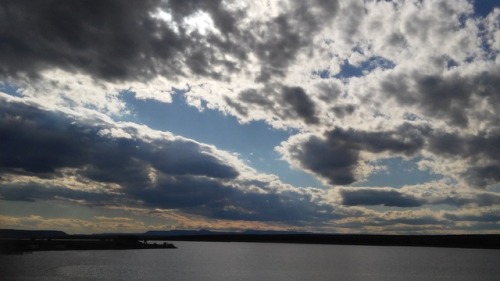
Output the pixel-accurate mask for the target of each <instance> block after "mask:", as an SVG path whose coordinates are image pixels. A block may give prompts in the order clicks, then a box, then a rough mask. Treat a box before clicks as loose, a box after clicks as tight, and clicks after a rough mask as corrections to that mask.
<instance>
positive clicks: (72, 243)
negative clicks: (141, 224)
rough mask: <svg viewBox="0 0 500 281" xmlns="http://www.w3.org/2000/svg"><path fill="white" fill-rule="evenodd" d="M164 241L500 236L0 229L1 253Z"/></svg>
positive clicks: (397, 242) (378, 242)
mask: <svg viewBox="0 0 500 281" xmlns="http://www.w3.org/2000/svg"><path fill="white" fill-rule="evenodd" d="M165 241H203V242H258V243H296V244H330V245H372V246H412V247H447V248H476V249H500V234H461V235H376V234H315V233H293V232H290V233H287V232H272V231H271V232H252V231H247V232H241V233H240V232H211V231H206V230H202V231H182V230H174V231H148V232H145V233H137V234H125V233H113V234H111V233H109V234H106V233H104V234H90V235H85V234H75V235H69V234H66V233H64V232H62V231H29V230H2V229H0V253H23V252H33V251H62V250H126V249H172V248H176V247H175V246H174V245H173V244H171V243H168V242H165Z"/></svg>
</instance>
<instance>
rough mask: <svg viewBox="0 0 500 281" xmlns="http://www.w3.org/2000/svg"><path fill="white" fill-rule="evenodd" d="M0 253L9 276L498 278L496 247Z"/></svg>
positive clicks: (249, 246)
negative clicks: (486, 248) (494, 248)
mask: <svg viewBox="0 0 500 281" xmlns="http://www.w3.org/2000/svg"><path fill="white" fill-rule="evenodd" d="M175 245H176V246H177V247H178V249H153V250H117V251H113V250H111V251H61V252H35V253H33V254H25V255H17V256H16V255H12V256H0V279H1V280H2V281H8V280H37V281H38V280H65V281H66V280H71V281H77V280H120V281H121V280H190V281H194V280H202V281H209V280H217V281H221V280H287V281H289V280H301V281H303V280H308V281H309V280H341V281H345V280H347V281H348V280H384V281H387V280H407V281H411V280H453V281H457V280H467V281H469V280H495V281H497V280H500V250H482V249H455V248H425V247H383V246H346V245H305V244H271V243H269V244H267V243H215V242H175Z"/></svg>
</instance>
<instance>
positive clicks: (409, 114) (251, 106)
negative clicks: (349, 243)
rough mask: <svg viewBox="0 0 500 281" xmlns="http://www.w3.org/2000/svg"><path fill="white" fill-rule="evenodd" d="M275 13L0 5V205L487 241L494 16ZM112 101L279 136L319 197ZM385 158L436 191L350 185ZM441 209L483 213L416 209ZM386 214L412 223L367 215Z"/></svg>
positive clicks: (91, 4)
mask: <svg viewBox="0 0 500 281" xmlns="http://www.w3.org/2000/svg"><path fill="white" fill-rule="evenodd" d="M277 3H278V2H273V1H236V2H235V1H219V0H216V1H197V0H190V1H179V0H175V1H161V0H147V1H141V2H137V3H128V2H127V3H125V2H123V1H114V0H106V1H86V2H85V3H81V2H74V1H69V2H61V1H57V0H41V1H35V2H33V1H24V0H21V1H8V2H6V3H5V4H4V5H3V6H2V8H0V26H1V27H0V34H2V35H1V37H2V40H1V41H2V43H0V62H1V63H0V80H1V82H2V84H4V85H7V86H8V87H12V88H14V89H16V91H17V93H16V96H19V97H20V98H12V97H7V95H4V94H2V95H1V98H0V99H1V100H0V101H1V104H0V176H1V177H2V184H3V185H2V189H0V194H1V196H2V198H3V200H10V201H9V202H14V201H15V200H18V202H21V201H23V202H25V201H30V202H36V201H37V200H74V201H78V202H79V204H87V205H91V202H94V203H95V204H97V203H98V204H100V205H106V204H107V205H109V206H114V207H116V205H118V202H119V204H123V205H126V206H128V207H134V208H145V209H147V210H152V209H155V208H158V209H162V210H163V211H165V210H173V209H175V211H177V212H179V213H182V214H183V215H186V214H188V215H187V216H189V217H190V218H194V217H195V216H199V217H201V218H203V219H205V220H207V221H208V220H209V219H210V220H212V221H216V220H222V221H226V220H227V221H232V222H233V224H232V225H235V224H234V222H235V221H237V220H243V221H245V222H249V221H253V222H263V221H266V222H268V221H272V222H275V223H279V222H286V223H292V224H295V225H306V224H307V222H308V221H309V222H310V224H309V225H313V224H316V225H317V226H318V228H321V227H328V226H332V227H334V225H335V222H338V223H337V224H336V225H337V226H338V227H340V228H342V227H346V228H347V227H351V229H352V228H353V227H359V229H362V230H365V231H383V230H384V229H386V230H388V231H416V232H418V231H439V229H438V228H439V227H438V226H439V225H440V224H442V227H443V228H444V229H455V230H464V229H473V228H474V227H475V226H476V227H478V229H479V228H481V227H484V228H487V227H490V229H494V228H495V225H493V226H491V225H488V224H487V223H486V224H483V225H480V223H479V221H480V220H482V218H483V216H487V214H488V212H489V213H490V214H491V213H495V212H496V211H497V210H496V209H495V208H494V207H495V206H496V205H498V196H497V193H498V183H499V182H500V178H499V176H498V175H499V174H500V162H499V161H500V156H499V151H498V143H499V141H500V139H499V136H500V126H499V125H498V124H500V118H499V117H498V114H497V111H498V110H497V109H498V108H499V107H500V99H499V96H498V92H499V91H500V84H499V82H498V81H500V77H499V75H498V73H500V68H499V58H498V52H499V42H500V40H499V39H498V38H499V36H498V34H500V33H499V28H500V26H499V24H498V17H499V13H500V9H498V8H496V9H493V10H492V11H491V12H490V13H489V14H488V15H485V16H484V17H483V16H480V15H479V14H476V13H475V12H474V10H473V9H474V5H473V3H472V2H471V1H466V0H454V1H447V0H436V1H362V0H355V1H352V0H339V1H328V0H326V1H325V0H314V1H308V2H307V3H305V2H302V1H293V0H290V1H288V0H284V1H279V4H277ZM4 90H5V89H4ZM124 91H127V92H132V93H134V94H135V97H136V98H137V99H154V100H156V101H161V102H173V100H172V98H171V94H172V93H174V92H176V93H177V94H181V93H182V95H184V97H185V99H180V100H182V101H183V100H185V101H186V102H187V103H188V104H190V105H192V106H195V107H197V108H198V109H199V110H204V109H207V108H208V109H211V110H219V111H221V112H222V113H223V114H228V115H232V116H235V117H236V118H237V119H238V121H240V122H241V123H245V122H252V121H255V120H263V121H265V122H267V123H268V124H269V125H271V126H272V127H274V128H278V129H290V128H291V129H292V130H290V131H289V132H290V134H294V135H292V136H291V137H290V139H288V140H287V141H285V142H283V143H282V144H281V145H280V146H279V147H277V148H276V150H277V151H278V152H279V153H280V154H281V156H282V159H283V160H285V161H287V162H288V163H289V164H290V165H291V166H292V167H293V168H297V169H300V170H304V171H307V172H309V173H311V174H312V175H314V176H316V177H318V178H319V179H321V180H323V181H324V184H325V186H326V187H325V190H316V189H314V188H298V187H293V186H289V185H285V184H283V183H282V182H280V181H279V180H278V178H277V177H276V176H273V175H265V174H261V173H257V172H256V171H254V170H253V169H252V168H250V167H248V166H247V165H246V164H244V163H243V162H242V161H241V160H240V159H238V157H237V156H236V155H234V154H231V153H229V152H226V151H221V150H218V149H216V148H215V147H214V146H211V145H207V144H202V143H199V142H196V141H195V140H190V139H186V138H183V137H181V136H174V135H172V134H171V133H168V132H159V131H154V130H151V129H149V128H147V127H146V126H145V125H139V124H134V123H130V122H116V121H114V120H117V119H119V118H118V117H120V116H125V117H128V114H130V112H129V111H128V108H127V104H126V103H125V102H124V101H123V99H122V98H121V95H122V94H121V93H123V92H124ZM176 102H177V101H176ZM121 120H129V119H127V118H123V119H121ZM393 157H398V159H401V161H412V162H414V163H415V164H416V165H418V168H419V169H422V170H426V171H427V172H429V173H435V174H438V175H439V176H440V177H443V181H446V184H444V183H443V182H439V183H435V182H427V183H425V184H424V185H415V186H404V187H402V188H401V189H397V190H396V189H391V188H373V187H369V186H366V187H363V188H357V189H355V188H351V187H349V186H348V185H351V184H354V183H356V184H357V185H359V184H360V182H361V181H363V180H366V179H369V177H368V176H369V175H371V174H374V173H376V172H377V169H378V167H377V165H379V163H380V160H384V159H389V158H393ZM337 185H341V186H342V192H340V191H339V187H337ZM477 188H479V189H477ZM328 195H330V196H331V197H329V196H328ZM96 202H97V203H96ZM327 202H328V203H327ZM441 205H446V206H447V207H446V208H457V209H460V210H467V211H469V210H470V209H473V208H474V207H477V208H483V209H482V210H483V211H484V214H479V215H478V214H471V215H470V216H469V215H464V214H465V213H464V214H459V213H457V212H455V213H454V211H453V212H449V213H446V214H445V213H443V212H441V213H439V214H436V213H433V212H432V211H429V210H426V209H425V208H427V207H429V208H435V209H439V208H440V207H441ZM398 208H415V209H418V210H415V212H413V210H406V211H407V212H398V211H396V212H388V211H381V212H374V211H373V210H371V209H377V210H378V209H384V210H387V209H390V210H392V209H398ZM488 208H490V209H488ZM433 210H434V209H433ZM467 214H469V213H467ZM476 215H477V216H476ZM362 216H366V217H369V218H371V219H372V220H373V223H371V222H369V221H367V220H364V221H363V220H361V217H362ZM474 216H476V217H477V221H476V222H474ZM462 217H467V219H469V218H470V221H469V220H464V221H462V220H461V218H462ZM455 218H456V221H454V220H455ZM203 219H200V220H198V222H200V221H202V220H203ZM219 222H220V221H218V223H219ZM460 223H462V224H460ZM488 223H490V222H488ZM467 224H468V226H467ZM200 225H204V226H206V224H201V222H200ZM263 225H268V224H263ZM474 225H475V226H474ZM419 227H420V228H419ZM496 227H497V226H496Z"/></svg>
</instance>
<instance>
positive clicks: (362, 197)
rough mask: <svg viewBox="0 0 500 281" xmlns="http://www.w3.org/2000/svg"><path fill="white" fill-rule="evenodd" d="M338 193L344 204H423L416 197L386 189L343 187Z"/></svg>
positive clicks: (399, 205)
mask: <svg viewBox="0 0 500 281" xmlns="http://www.w3.org/2000/svg"><path fill="white" fill-rule="evenodd" d="M340 195H341V196H342V203H343V204H344V205H346V206H358V205H363V206H372V205H383V206H388V207H420V206H422V204H423V202H422V201H421V200H419V199H417V198H414V197H412V196H408V195H404V194H402V193H400V192H398V191H396V190H387V189H351V190H346V189H344V190H342V191H340Z"/></svg>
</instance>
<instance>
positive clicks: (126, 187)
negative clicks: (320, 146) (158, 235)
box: [0, 100, 333, 225]
mask: <svg viewBox="0 0 500 281" xmlns="http://www.w3.org/2000/svg"><path fill="white" fill-rule="evenodd" d="M1 101H2V102H1V103H0V177H5V178H7V177H8V178H10V179H11V180H9V181H6V182H4V183H3V184H1V185H0V198H1V199H2V200H10V201H37V200H54V199H70V200H79V201H80V202H81V203H82V204H87V205H113V204H122V205H123V204H132V206H136V205H140V206H144V207H147V208H165V209H178V210H181V211H183V212H186V213H192V214H197V215H202V216H205V217H211V218H217V219H229V220H241V219H245V220H258V221H280V222H286V223H291V224H297V225H298V224H302V223H305V222H306V221H311V222H312V221H316V220H318V221H319V220H320V219H324V218H331V216H332V211H333V210H332V208H331V207H330V206H326V205H321V204H316V203H315V202H313V199H312V197H311V196H310V195H308V194H307V193H299V192H294V191H283V192H269V193H267V192H262V193H252V192H247V191H244V190H241V189H239V187H238V186H237V185H240V184H242V183H237V182H234V180H235V178H237V177H238V176H239V173H238V171H237V169H236V168H235V167H233V166H230V165H228V164H227V163H223V162H222V160H220V159H219V158H218V157H216V156H215V155H214V154H212V153H211V152H210V151H209V150H208V149H207V148H206V147H204V146H202V145H200V144H198V143H195V142H193V141H189V140H182V139H165V138H160V137H158V138H150V139H148V140H143V139H141V138H140V137H139V133H138V132H137V130H138V129H137V128H135V127H122V128H117V127H114V125H112V124H107V123H105V122H99V123H100V124H89V123H88V121H85V120H80V119H78V118H73V117H69V116H67V115H64V114H63V113H58V112H53V111H46V110H42V109H38V108H36V107H34V106H31V105H27V104H22V103H17V102H13V101H6V100H1ZM112 129H116V130H117V129H121V130H123V131H124V132H123V133H128V134H129V135H130V137H127V138H125V137H117V136H110V135H109V134H108V133H109V132H112ZM68 168H71V169H68ZM67 173H71V174H72V175H73V176H74V178H75V179H76V180H77V181H79V182H80V183H85V185H91V184H92V182H94V183H103V184H115V186H118V188H114V189H113V190H107V191H106V190H105V191H103V192H96V191H92V190H72V189H69V188H66V187H64V184H63V183H61V182H59V183H58V179H61V178H64V177H68V174H67ZM19 176H27V177H29V178H31V179H32V181H33V182H32V183H21V182H16V181H15V180H14V181H12V179H15V178H16V177H19ZM38 179H44V180H50V181H51V182H52V183H44V181H40V182H38ZM243 184H244V183H243ZM248 184H249V185H257V186H259V187H260V188H262V189H263V190H267V189H270V188H269V186H268V185H269V183H266V182H250V183H248Z"/></svg>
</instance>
